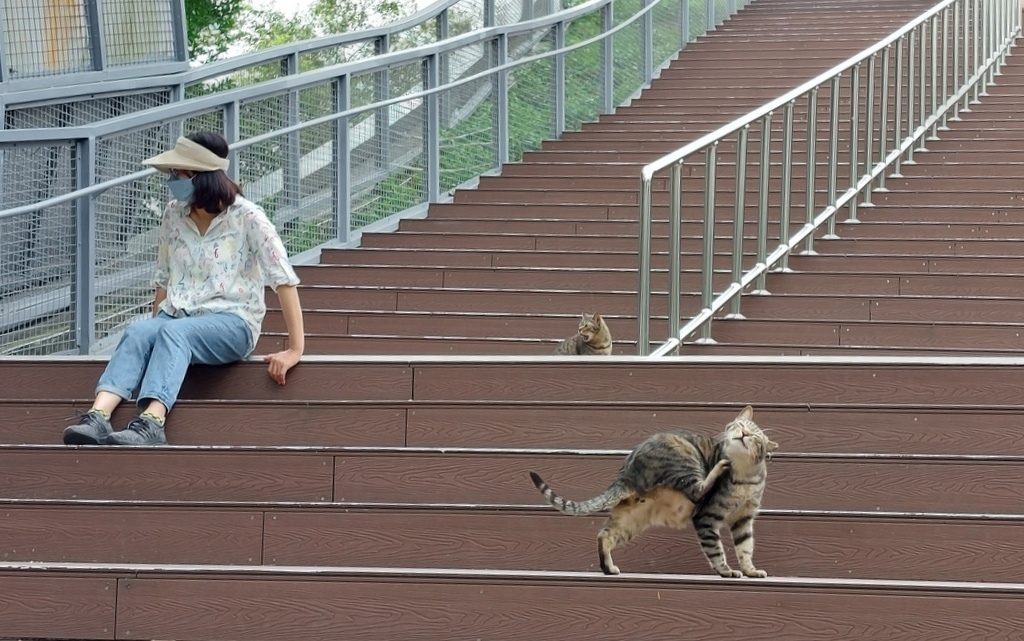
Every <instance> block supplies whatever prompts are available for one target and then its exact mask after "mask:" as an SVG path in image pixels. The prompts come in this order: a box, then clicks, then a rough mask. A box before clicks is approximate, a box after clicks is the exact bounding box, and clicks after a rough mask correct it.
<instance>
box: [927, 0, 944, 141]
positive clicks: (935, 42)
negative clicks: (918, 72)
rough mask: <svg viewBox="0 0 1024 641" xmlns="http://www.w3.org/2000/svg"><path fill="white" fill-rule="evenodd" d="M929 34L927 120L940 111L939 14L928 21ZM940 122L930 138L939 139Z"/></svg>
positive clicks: (935, 125) (932, 130)
mask: <svg viewBox="0 0 1024 641" xmlns="http://www.w3.org/2000/svg"><path fill="white" fill-rule="evenodd" d="M928 26H929V32H928V33H929V35H931V43H930V44H929V45H928V49H929V50H928V54H929V55H928V58H929V60H930V62H931V67H930V69H929V72H928V73H929V76H928V77H929V82H928V88H929V90H930V91H929V92H928V97H929V98H930V100H929V112H928V115H927V118H926V119H925V122H927V120H928V118H931V117H932V116H933V115H934V114H936V113H937V112H938V111H939V88H940V87H941V86H942V83H941V82H940V81H939V59H938V58H939V33H938V32H939V16H938V15H935V16H932V18H931V19H930V20H929V21H928ZM938 134H939V123H938V120H936V121H934V122H933V123H932V126H931V132H930V133H929V134H928V140H938V139H939V135H938Z"/></svg>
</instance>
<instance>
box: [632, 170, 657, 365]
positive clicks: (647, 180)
mask: <svg viewBox="0 0 1024 641" xmlns="http://www.w3.org/2000/svg"><path fill="white" fill-rule="evenodd" d="M652 180H653V176H650V177H648V176H643V175H641V177H640V229H639V230H638V232H639V233H638V236H639V241H640V247H639V252H640V255H639V256H638V257H637V258H638V261H639V262H638V266H637V280H638V282H637V309H636V319H637V327H636V353H637V355H639V356H646V355H647V350H648V348H649V347H650V344H651V197H652V195H651V192H652V187H651V182H652Z"/></svg>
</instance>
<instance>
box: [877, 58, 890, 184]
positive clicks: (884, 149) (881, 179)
mask: <svg viewBox="0 0 1024 641" xmlns="http://www.w3.org/2000/svg"><path fill="white" fill-rule="evenodd" d="M891 53H892V45H890V46H888V47H886V48H885V51H883V52H882V96H881V98H880V99H879V103H880V105H881V106H880V108H879V114H878V158H879V161H880V162H883V163H884V162H886V157H887V156H888V155H889V94H890V92H889V72H890V66H891V65H890V57H891ZM875 191H879V192H887V191H889V189H888V188H887V187H886V186H885V170H884V169H883V170H882V171H880V172H878V187H876V188H875Z"/></svg>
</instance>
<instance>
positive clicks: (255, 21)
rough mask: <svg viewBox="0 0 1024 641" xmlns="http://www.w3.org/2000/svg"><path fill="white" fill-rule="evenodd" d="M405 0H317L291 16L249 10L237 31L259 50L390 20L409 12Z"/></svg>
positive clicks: (271, 11)
mask: <svg viewBox="0 0 1024 641" xmlns="http://www.w3.org/2000/svg"><path fill="white" fill-rule="evenodd" d="M409 4H410V3H409V2H408V0H385V1H383V2H380V1H378V0H316V1H315V2H314V3H313V5H312V6H311V7H310V9H309V10H308V11H306V12H302V13H297V14H296V15H294V16H292V17H288V16H285V15H284V14H283V13H281V12H280V11H275V10H256V9H253V10H250V11H249V12H248V13H247V15H246V20H245V23H246V24H245V29H244V30H243V31H242V33H241V34H240V36H241V41H242V42H243V43H245V45H246V49H248V50H252V51H258V50H261V49H267V48H270V47H276V46H278V45H282V44H288V43H290V42H296V41H298V40H307V39H309V38H318V37H321V36H328V35H334V34H339V33H347V32H349V31H355V30H357V29H368V28H371V27H377V26H380V25H383V24H386V23H388V22H393V21H394V20H397V19H398V18H400V17H402V16H404V15H406V14H407V13H409Z"/></svg>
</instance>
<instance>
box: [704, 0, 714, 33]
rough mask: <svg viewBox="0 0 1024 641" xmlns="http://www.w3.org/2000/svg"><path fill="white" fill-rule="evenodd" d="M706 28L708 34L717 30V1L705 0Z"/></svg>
mask: <svg viewBox="0 0 1024 641" xmlns="http://www.w3.org/2000/svg"><path fill="white" fill-rule="evenodd" d="M704 28H705V29H706V30H707V32H708V33H711V32H712V31H714V30H715V0H704Z"/></svg>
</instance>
